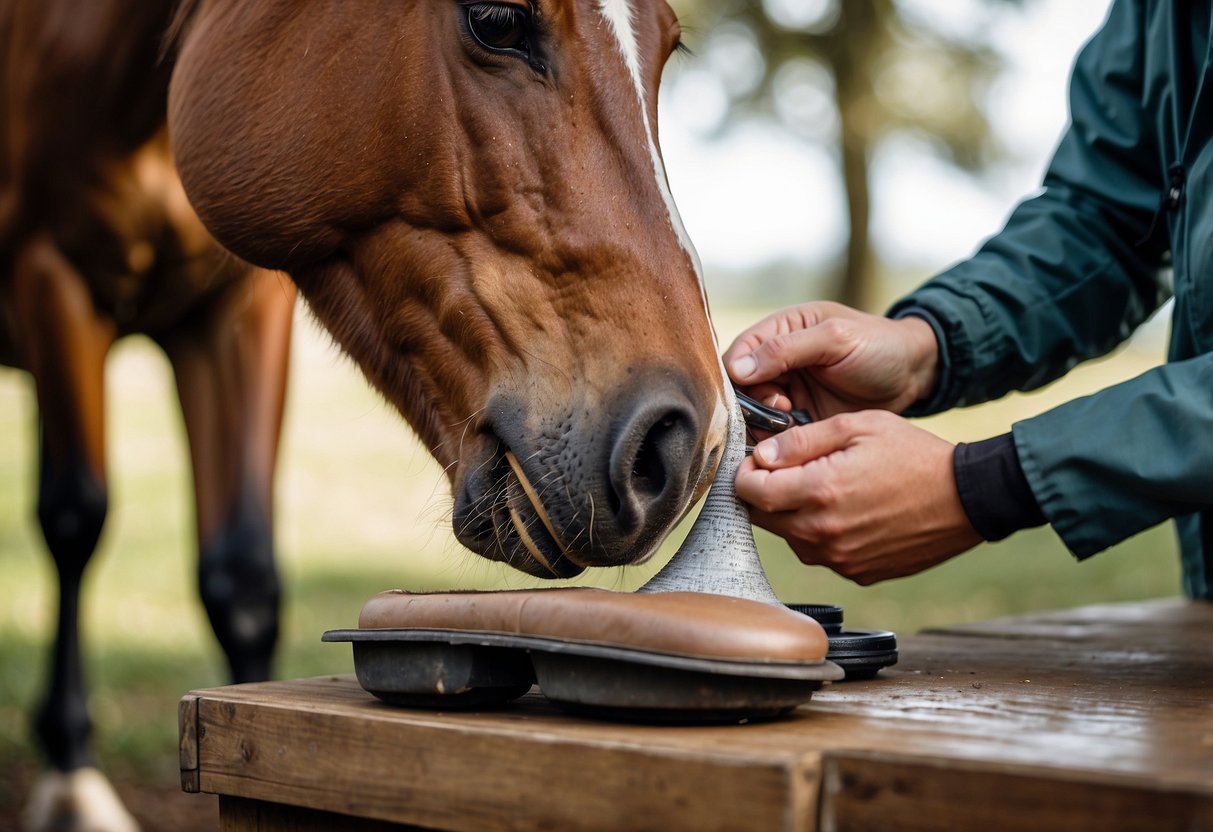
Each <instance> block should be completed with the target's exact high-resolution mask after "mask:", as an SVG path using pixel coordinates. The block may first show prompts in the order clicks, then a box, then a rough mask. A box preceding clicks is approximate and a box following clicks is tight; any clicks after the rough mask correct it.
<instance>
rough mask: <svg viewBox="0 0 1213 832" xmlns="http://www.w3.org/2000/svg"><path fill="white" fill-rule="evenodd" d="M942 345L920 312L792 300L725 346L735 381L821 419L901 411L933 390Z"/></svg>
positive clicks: (773, 401)
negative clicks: (899, 313) (885, 312)
mask: <svg viewBox="0 0 1213 832" xmlns="http://www.w3.org/2000/svg"><path fill="white" fill-rule="evenodd" d="M938 363H939V355H938V346H937V344H936V342H935V333H934V331H933V330H932V329H931V326H930V325H929V324H928V323H927V322H926V321H924V320H922V319H921V318H915V317H906V318H902V319H900V320H890V319H888V318H884V317H881V316H879V315H869V314H867V313H865V312H859V311H857V310H854V309H851V308H850V307H847V306H843V305H842V304H838V303H830V302H824V301H823V302H816V303H804V304H800V305H798V306H790V307H788V308H787V309H783V310H780V311H779V312H776V313H775V314H773V315H770V316H769V317H767V318H765V319H763V320H761V321H759V322H758V323H757V324H755V325H754V326H752V327H750V328H749V329H748V330H746V331H745V332H743V333H742V334H741V335H739V336H738V337H737V339H736V340H735V341H734V342H733V344H732V346H730V347H729V348H728V350H726V351H725V354H724V364H725V367H726V368H727V369H728V372H729V375H730V376H731V377H732V379H733V381H734V382H736V383H737V384H738V385H740V386H741V387H742V388H744V389H745V390H746V392H747V393H749V394H750V395H751V396H753V397H754V398H756V399H758V400H760V401H762V402H763V403H764V404H767V405H770V406H772V407H778V408H781V409H783V410H791V409H792V408H803V409H805V410H807V411H808V412H809V413H810V414H811V415H812V416H813V418H815V419H822V418H825V417H827V416H832V415H834V414H836V413H844V412H849V411H855V410H866V409H869V408H879V409H881V410H891V411H893V412H894V413H900V412H901V411H903V410H905V409H906V408H907V407H909V406H910V405H911V404H913V403H914V402H916V401H918V400H919V399H923V398H926V397H927V396H929V395H930V394H931V392H932V391H933V390H934V389H935V383H936V375H937V368H938Z"/></svg>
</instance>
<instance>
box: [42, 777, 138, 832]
mask: <svg viewBox="0 0 1213 832" xmlns="http://www.w3.org/2000/svg"><path fill="white" fill-rule="evenodd" d="M23 821H24V825H25V829H26V832H139V824H138V823H137V822H136V821H135V819H134V818H133V817H131V814H130V812H128V811H126V807H125V806H123V805H122V800H121V799H120V798H119V797H118V793H117V792H115V791H114V787H113V786H111V785H110V782H109V780H107V779H105V775H104V774H102V773H101V772H100V771H98V770H97V769H95V768H80V769H76V770H75V771H47V772H45V773H43V774H42V776H41V777H39V778H38V782H36V783H35V784H34V788H33V791H32V792H31V794H30V800H29V804H28V805H27V806H26V808H25V816H24V818H23Z"/></svg>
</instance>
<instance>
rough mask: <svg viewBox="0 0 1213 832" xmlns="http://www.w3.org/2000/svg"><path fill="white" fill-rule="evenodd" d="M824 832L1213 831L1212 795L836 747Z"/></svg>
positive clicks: (827, 777)
mask: <svg viewBox="0 0 1213 832" xmlns="http://www.w3.org/2000/svg"><path fill="white" fill-rule="evenodd" d="M820 825H821V829H822V830H823V832H869V830H874V829H890V830H891V829H896V830H899V832H951V831H952V830H957V829H978V830H999V832H1040V831H1041V830H1049V832H1090V830H1094V829H1099V830H1119V832H1133V830H1142V832H1146V831H1147V830H1148V831H1149V832H1168V830H1174V832H1191V831H1192V830H1209V829H1213V794H1210V793H1208V792H1192V791H1185V790H1172V789H1169V788H1166V787H1162V788H1160V787H1159V786H1158V784H1146V783H1143V782H1135V781H1128V782H1126V781H1125V780H1124V779H1117V778H1110V777H1109V778H1102V779H1100V780H1099V781H1096V782H1092V781H1091V780H1088V779H1085V778H1076V777H1073V776H1067V774H1066V773H1059V772H1050V773H1048V774H1043V773H1041V772H1040V771H1039V770H1037V769H1032V768H1025V767H1022V766H1008V765H1002V764H992V763H974V762H963V761H957V760H955V759H948V758H939V757H921V756H919V757H911V756H905V755H891V754H879V753H870V752H869V753H865V752H831V753H829V754H826V755H825V758H824V759H823V761H822V797H821V823H820Z"/></svg>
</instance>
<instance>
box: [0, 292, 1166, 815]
mask: <svg viewBox="0 0 1213 832" xmlns="http://www.w3.org/2000/svg"><path fill="white" fill-rule="evenodd" d="M764 311H765V310H760V309H744V310H739V309H734V310H728V311H726V312H724V313H719V314H718V324H719V326H720V329H721V332H722V336H723V339H724V340H725V341H726V342H727V341H728V340H729V339H730V338H731V335H732V334H733V333H734V332H736V331H737V330H738V329H740V328H741V327H742V326H744V325H745V324H746V323H748V322H749V321H752V320H754V319H755V318H756V317H757V316H758V315H759V314H761V313H762V312H764ZM1159 341H1160V339H1159V337H1158V334H1157V333H1155V335H1154V336H1153V337H1148V338H1146V339H1145V340H1144V341H1140V342H1138V343H1137V344H1136V345H1131V346H1129V347H1126V348H1125V349H1122V350H1121V351H1120V352H1119V353H1118V354H1117V355H1115V356H1114V357H1113V358H1111V359H1108V360H1104V361H1102V362H1098V363H1096V364H1094V365H1092V366H1088V367H1083V368H1080V369H1079V370H1078V371H1076V372H1075V373H1073V374H1071V376H1070V377H1068V378H1067V379H1065V380H1064V382H1063V383H1061V384H1058V385H1055V386H1053V387H1051V388H1048V389H1046V390H1045V391H1041V392H1038V393H1036V394H1034V395H1030V396H1014V397H1011V398H1010V399H1008V400H1006V401H1004V402H1000V403H997V404H994V405H988V406H985V407H981V408H973V409H969V410H966V411H962V412H958V413H955V414H950V415H948V416H946V417H940V418H936V419H933V420H929V421H928V422H927V424H929V425H930V426H931V428H932V429H934V430H936V431H938V432H939V433H941V434H943V435H945V436H947V437H948V438H950V439H953V440H964V439H977V438H981V437H984V436H990V435H993V434H995V433H999V432H1002V431H1005V430H1006V429H1007V428H1008V427H1009V425H1010V424H1011V422H1012V421H1013V420H1015V419H1018V418H1022V417H1024V416H1026V415H1029V414H1030V413H1032V412H1036V411H1039V410H1040V409H1043V408H1045V407H1047V406H1049V405H1050V404H1051V403H1054V402H1058V401H1062V400H1064V399H1067V398H1070V397H1072V396H1074V395H1078V394H1081V393H1084V392H1087V391H1089V390H1093V389H1096V388H1098V387H1101V386H1104V385H1105V384H1108V383H1111V382H1113V381H1115V380H1117V379H1119V378H1124V377H1128V376H1131V375H1135V374H1137V373H1138V372H1141V371H1142V370H1144V369H1146V368H1148V367H1149V366H1151V365H1152V364H1154V363H1156V362H1157V361H1158V359H1159V350H1160V346H1159ZM110 370H111V385H110V391H109V402H110V406H111V419H110V427H109V430H110V438H111V444H110V464H111V477H112V480H111V486H112V500H111V506H112V508H111V514H110V517H109V520H108V523H107V526H106V530H105V533H104V536H103V539H102V545H101V547H100V549H99V551H98V553H97V555H96V558H95V560H94V562H93V565H92V568H91V571H90V573H89V575H88V579H87V585H86V603H85V613H84V617H85V621H86V627H87V637H86V642H87V655H88V664H87V673H88V677H89V679H90V681H91V683H92V690H93V694H92V699H91V705H92V711H93V715H94V717H95V720H96V735H95V746H96V748H97V751H98V754H99V756H100V759H101V761H102V763H103V765H104V766H105V768H106V769H107V770H109V771H110V772H111V773H113V774H114V775H115V777H116V779H117V780H118V782H119V784H120V786H121V788H122V789H123V790H124V793H126V794H127V795H128V800H134V801H135V803H136V805H137V806H138V807H140V809H139V810H140V811H141V812H143V813H144V814H145V818H146V819H147V825H148V827H149V828H151V829H158V828H165V829H168V828H182V829H185V828H189V825H190V823H193V822H196V821H197V819H198V818H199V817H200V818H201V822H203V823H205V822H206V821H207V820H209V819H210V818H211V815H210V813H211V812H212V811H213V807H212V806H211V804H210V803H209V802H208V801H207V799H205V798H193V797H189V796H184V795H180V796H179V795H178V794H177V771H176V769H177V764H176V752H175V743H176V724H175V703H176V701H177V699H178V698H179V697H180V696H181V694H183V693H185V692H186V691H188V690H190V689H191V688H197V687H206V686H212V685H218V684H222V683H223V682H224V676H223V667H222V661H221V657H220V655H219V653H218V651H217V648H216V647H215V645H214V643H213V639H212V636H211V635H210V631H209V628H208V626H207V624H206V620H205V616H204V614H203V612H202V610H201V606H200V604H199V603H198V602H197V600H196V597H195V591H194V583H195V579H194V571H193V570H194V564H195V560H194V553H193V543H192V538H193V530H192V523H193V516H192V503H191V499H192V498H191V494H190V489H189V471H188V466H187V461H186V456H185V447H184V444H183V441H182V427H181V424H180V418H179V415H178V411H177V407H176V403H175V399H174V394H173V391H172V381H171V376H170V373H169V370H168V367H167V364H166V363H165V362H164V360H163V359H162V358H161V357H160V355H159V354H158V353H157V351H156V350H155V348H154V347H152V346H151V345H150V344H149V343H148V342H146V341H141V340H131V341H128V342H124V343H123V344H121V345H120V347H119V348H118V349H117V350H116V352H115V354H114V355H113V357H112V361H111V367H110ZM34 419H35V412H34V408H33V404H32V389H31V385H30V383H29V380H28V378H27V377H26V376H24V375H22V374H20V373H17V372H15V371H9V370H4V371H0V668H2V672H0V830H3V829H7V828H12V824H13V818H14V816H15V812H16V806H17V804H18V801H19V799H20V795H21V794H22V793H23V791H24V789H25V786H26V785H27V783H28V781H29V778H30V777H31V775H32V772H33V771H34V770H35V768H36V765H37V759H36V756H35V753H34V751H33V749H32V746H31V744H30V742H29V738H28V730H27V724H28V718H29V717H28V715H29V713H30V711H31V709H32V707H33V705H34V702H35V699H36V695H37V693H38V691H39V689H40V687H41V685H42V678H43V673H44V667H45V664H46V647H47V643H48V642H47V640H48V637H49V634H50V627H51V624H52V622H53V617H54V599H53V596H52V594H51V593H52V590H53V585H52V582H51V579H52V571H51V566H50V561H49V558H48V557H47V556H46V555H45V554H44V551H43V548H42V543H41V539H40V537H39V535H38V532H37V529H36V527H35V525H34V523H33V520H32V510H33V509H32V506H33V481H34V480H33V472H34V459H33V455H32V452H33V449H34V441H33V440H34V436H35V422H34ZM906 487H907V488H912V487H914V484H913V483H906ZM277 505H278V512H279V517H278V548H279V551H280V555H281V568H282V573H283V579H284V584H285V592H286V606H285V610H284V613H285V627H284V632H283V643H282V649H281V658H280V661H279V665H278V674H279V675H280V676H299V675H311V674H322V673H344V672H349V671H350V670H351V659H350V656H349V652H348V648H347V647H344V646H338V645H324V644H321V643H320V642H319V636H320V633H321V632H322V631H323V630H325V629H328V628H332V627H340V626H349V625H352V624H353V622H354V621H355V619H356V616H357V612H358V608H359V606H360V605H361V603H362V601H363V600H364V599H365V598H366V597H367V596H369V595H370V594H372V593H374V592H376V591H378V590H380V589H385V588H388V587H408V588H410V589H439V588H448V587H498V586H501V587H521V586H528V585H531V584H533V583H536V582H535V581H532V580H531V579H528V578H526V577H525V576H521V575H518V574H512V573H510V572H507V571H506V570H505V569H504V567H500V566H498V565H495V564H489V563H487V562H482V561H480V560H478V559H476V558H474V557H473V556H471V555H469V554H467V553H466V552H465V551H464V550H462V549H461V548H460V547H459V546H458V544H456V543H455V542H454V541H453V539H452V538H451V536H450V533H449V497H448V493H447V489H446V487H445V483H444V482H443V481H442V480H441V479H440V476H439V472H438V470H437V467H436V466H435V465H434V464H433V463H432V462H431V461H430V460H429V457H428V456H427V455H426V454H425V452H424V451H423V450H421V449H420V448H419V446H418V445H417V444H416V443H415V441H414V440H413V439H412V438H411V436H410V434H409V432H408V430H407V428H405V426H404V425H403V423H402V422H401V421H400V420H399V419H398V418H397V417H396V416H395V415H394V414H393V413H391V412H389V411H388V410H387V409H386V407H385V406H384V405H383V403H382V402H381V401H380V399H379V398H378V396H377V395H376V394H374V393H372V392H371V391H369V390H368V389H367V387H366V385H365V384H364V382H363V381H362V379H361V377H360V376H359V375H358V374H357V373H356V371H355V370H354V369H353V368H352V367H351V365H350V364H349V363H348V362H347V361H346V360H345V359H344V358H341V357H340V356H338V355H337V354H336V352H335V351H334V350H333V349H332V348H331V347H330V346H329V344H328V342H327V339H326V338H325V336H324V335H322V334H321V333H319V332H318V331H317V330H316V328H315V327H314V325H313V324H312V323H311V322H310V321H309V320H307V319H306V316H301V319H300V322H299V325H298V327H297V329H296V349H295V355H294V363H293V368H292V380H291V387H290V402H289V406H288V410H287V424H286V428H285V435H284V445H283V452H282V464H281V467H280V471H279V491H278V500H277ZM678 539H680V535H675V537H674V539H673V540H672V541H671V544H670V547H671V548H669V550H668V551H667V553H666V555H667V556H668V554H669V553H670V552H672V551H673V548H674V547H676V543H677V540H678ZM760 547H761V549H762V552H763V558H764V561H765V563H766V565H767V568H768V570H769V571H770V573H771V575H772V577H773V580H774V583H775V585H776V587H777V589H778V590H779V592H780V594H781V595H782V596H783V597H784V598H785V600H799V601H819V602H831V603H840V604H843V605H844V606H845V607H846V608H847V618H848V620H849V621H850V622H851V623H852V624H853V625H855V626H869V627H883V628H889V629H893V630H896V631H899V632H902V633H909V632H912V631H914V630H916V629H918V628H920V627H923V626H927V625H931V624H935V623H943V622H957V621H968V620H974V619H980V618H987V617H991V616H997V615H1003V614H1006V613H1012V612H1019V611H1025V610H1032V609H1042V608H1049V607H1058V606H1067V605H1074V604H1081V603H1086V602H1092V601H1104V600H1118V599H1130V598H1143V597H1152V596H1159V595H1169V594H1175V593H1176V592H1177V588H1178V580H1179V579H1178V568H1177V562H1176V554H1175V545H1174V541H1173V539H1172V534H1171V530H1170V529H1169V528H1167V527H1160V528H1158V529H1154V530H1151V531H1149V532H1147V533H1145V534H1142V535H1140V536H1138V537H1136V538H1134V539H1132V540H1130V541H1127V542H1126V543H1124V544H1123V545H1121V546H1119V547H1117V548H1116V549H1114V550H1112V551H1109V552H1106V553H1104V554H1102V555H1100V556H1098V557H1096V558H1095V559H1093V560H1091V561H1089V562H1087V563H1083V564H1078V563H1076V562H1075V561H1074V560H1073V559H1072V558H1071V557H1070V556H1069V554H1068V553H1067V552H1066V551H1065V550H1064V548H1063V547H1062V546H1061V544H1060V543H1059V541H1058V540H1057V538H1056V536H1055V535H1054V534H1053V533H1052V532H1050V531H1048V530H1047V529H1044V530H1037V531H1033V532H1029V533H1025V534H1021V535H1019V536H1016V537H1014V538H1012V539H1011V540H1009V541H1006V542H1003V543H1001V544H998V545H995V546H984V547H982V548H981V549H979V550H977V551H975V552H973V553H970V554H968V555H966V556H965V557H962V558H959V559H956V560H954V561H952V562H949V563H947V564H944V565H943V566H940V567H938V568H936V569H934V570H931V571H930V572H928V573H926V574H924V575H920V576H917V577H914V578H909V579H905V580H901V581H894V582H891V583H887V584H883V585H879V586H876V587H871V588H867V589H863V588H859V587H856V586H854V585H851V584H849V583H847V582H845V581H842V580H840V579H838V578H837V577H835V576H833V575H831V574H829V573H827V572H825V571H824V570H822V569H817V568H806V567H803V566H801V565H800V564H799V563H798V562H796V561H795V559H794V558H793V557H792V556H791V555H790V553H789V552H788V550H787V549H786V547H785V546H784V545H783V543H782V541H779V540H777V539H772V538H769V537H766V536H762V535H760ZM662 560H664V557H663V558H661V559H658V561H656V562H654V563H652V564H649V565H647V566H645V567H636V568H629V569H624V570H616V571H599V572H597V573H595V574H592V575H590V576H589V578H588V579H587V580H584V581H581V582H583V583H585V582H589V583H594V584H597V585H600V586H608V587H616V588H631V587H634V586H637V585H639V584H640V583H642V582H643V581H644V580H645V579H646V578H647V577H648V576H649V575H650V574H651V573H652V572H653V571H654V570H655V569H656V568H658V567H659V566H660V563H661V561H662ZM137 791H138V794H136V792H137ZM149 793H150V794H154V795H156V796H157V797H156V799H155V800H150V801H148V800H144V801H142V802H141V800H140V796H141V795H142V796H143V797H146V795H147V794H149ZM157 812H160V813H163V814H161V815H156V814H155V813H157ZM149 813H151V814H149ZM157 818H159V819H157Z"/></svg>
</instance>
